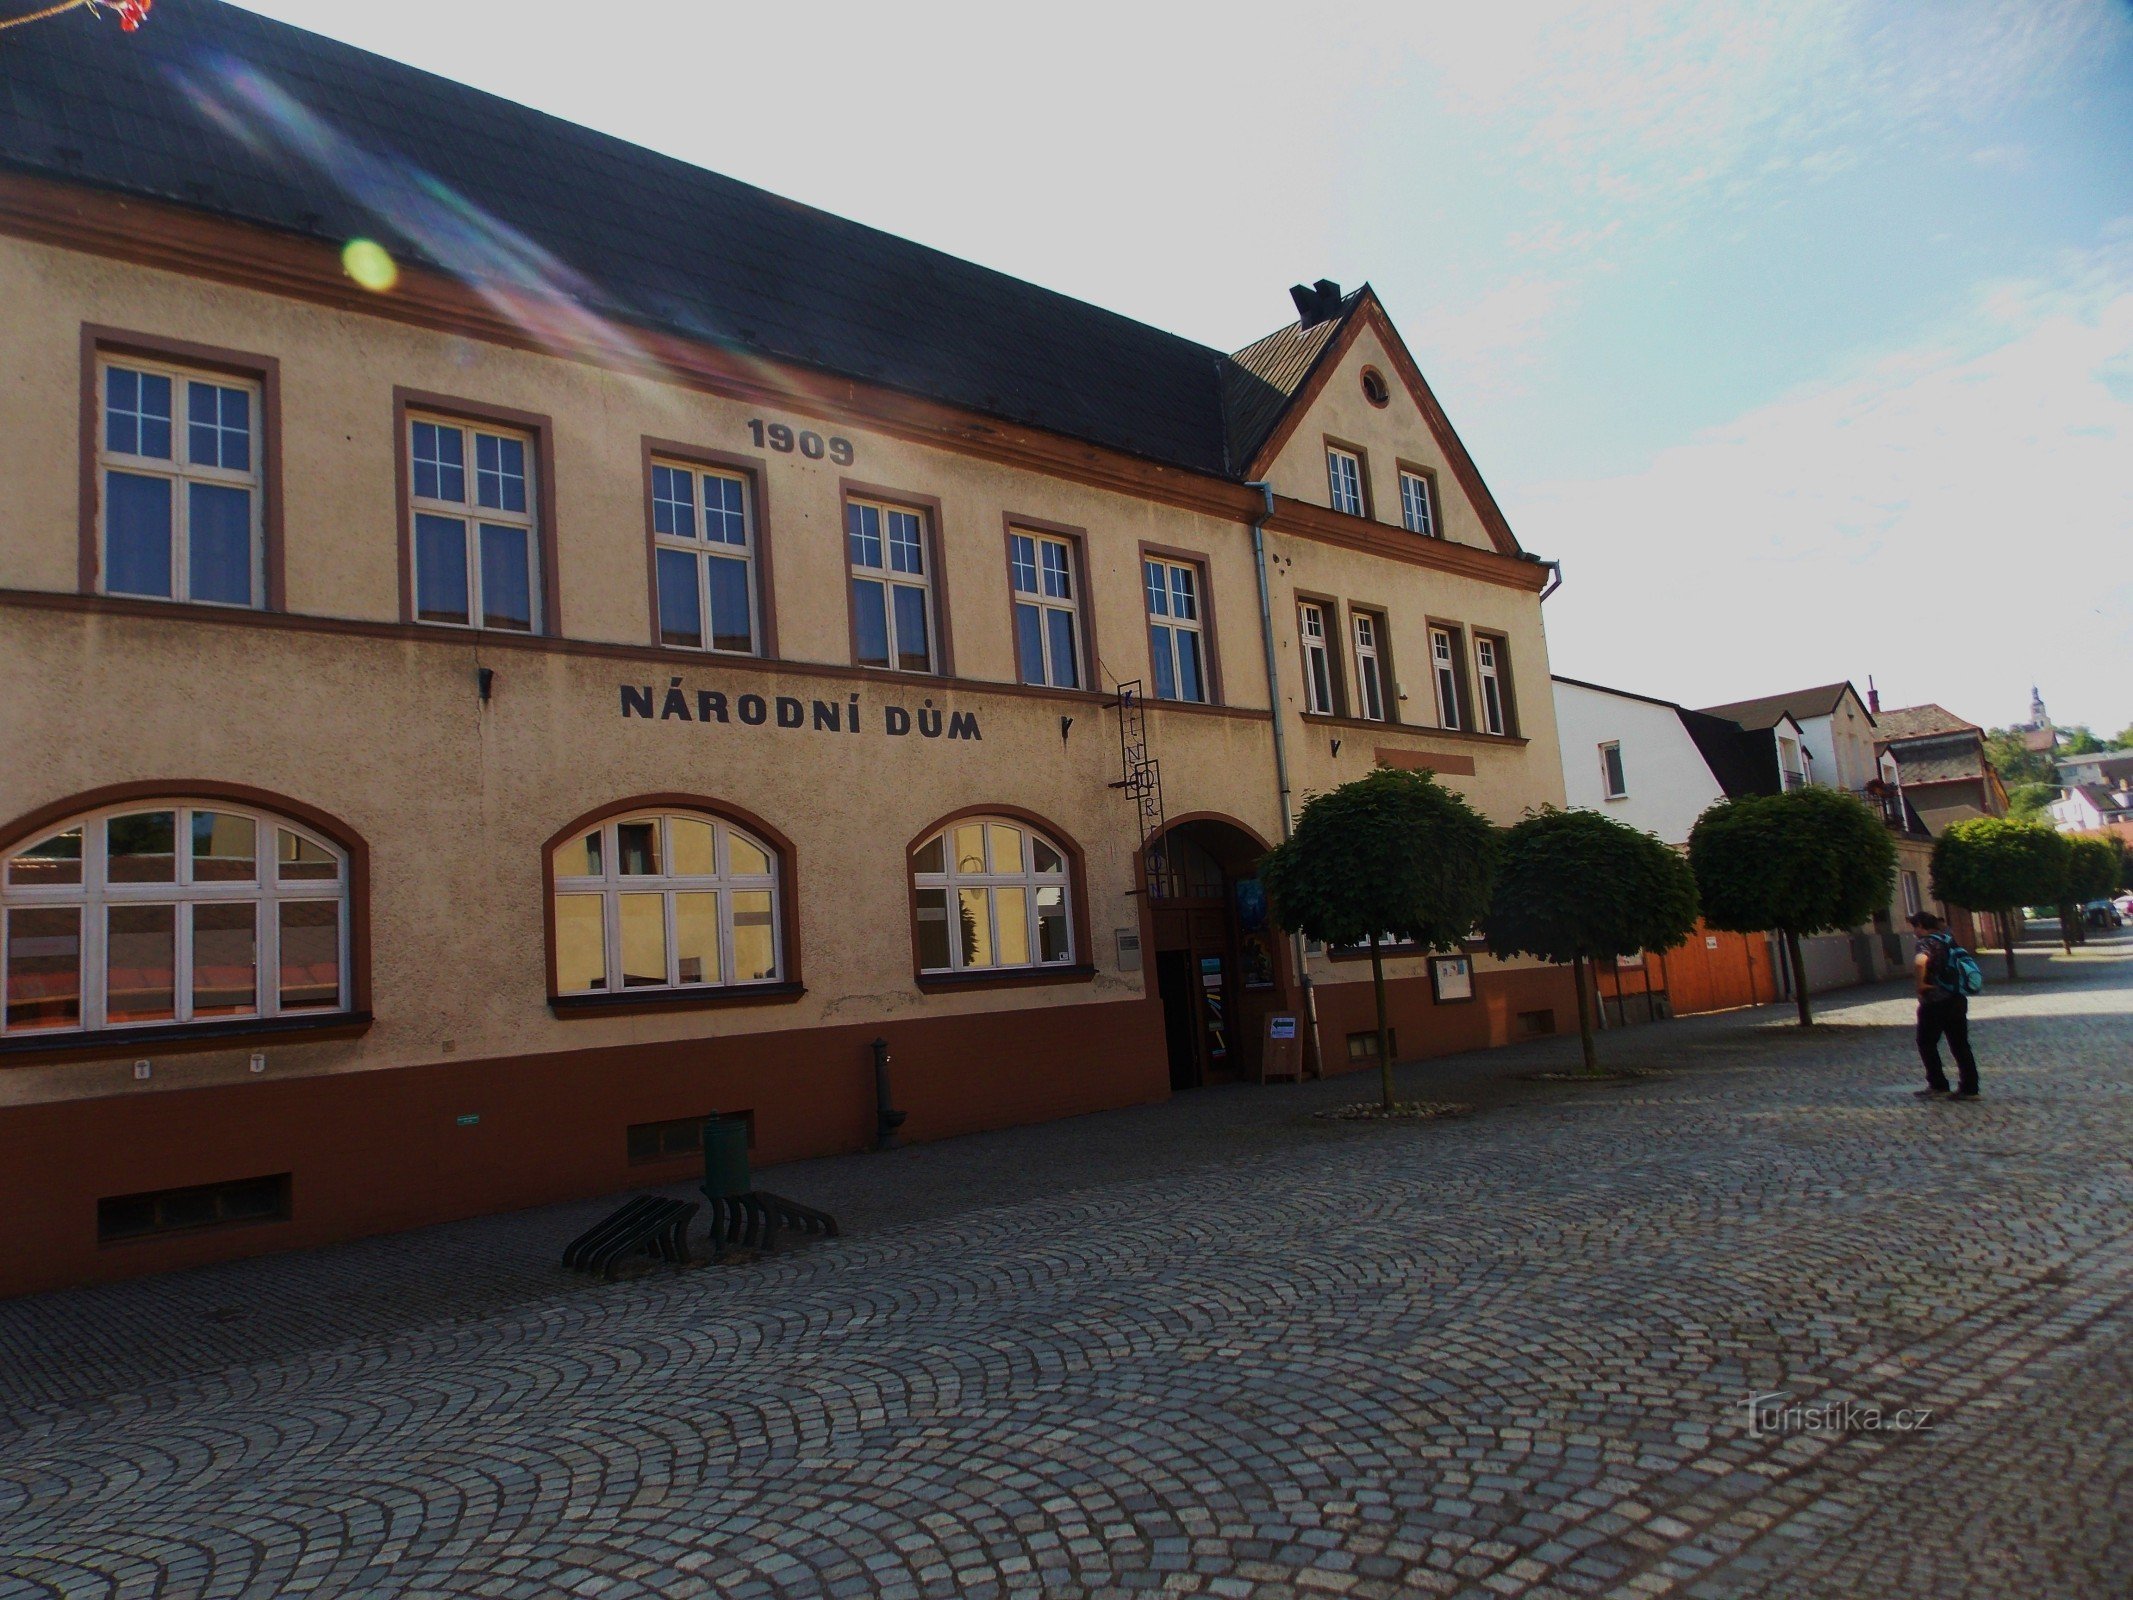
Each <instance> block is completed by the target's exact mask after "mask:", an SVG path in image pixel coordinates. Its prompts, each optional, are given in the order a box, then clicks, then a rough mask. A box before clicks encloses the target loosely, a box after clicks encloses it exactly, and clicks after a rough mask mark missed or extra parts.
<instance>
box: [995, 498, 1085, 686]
mask: <svg viewBox="0 0 2133 1600" xmlns="http://www.w3.org/2000/svg"><path fill="white" fill-rule="evenodd" d="M1007 567H1008V577H1009V580H1010V582H1011V583H1012V585H1013V588H1014V600H1015V661H1016V666H1017V669H1018V670H1019V671H1020V673H1021V675H1022V681H1023V682H1024V683H1034V684H1042V685H1048V686H1049V687H1051V688H1054V689H1078V688H1080V687H1081V683H1082V672H1081V586H1080V583H1079V581H1078V579H1077V577H1076V575H1075V561H1074V546H1073V544H1072V542H1071V541H1069V540H1066V539H1062V538H1057V537H1055V536H1053V535H1051V534H1043V533H1024V532H1021V531H1019V530H1015V531H1011V532H1010V533H1009V534H1008V536H1007Z"/></svg>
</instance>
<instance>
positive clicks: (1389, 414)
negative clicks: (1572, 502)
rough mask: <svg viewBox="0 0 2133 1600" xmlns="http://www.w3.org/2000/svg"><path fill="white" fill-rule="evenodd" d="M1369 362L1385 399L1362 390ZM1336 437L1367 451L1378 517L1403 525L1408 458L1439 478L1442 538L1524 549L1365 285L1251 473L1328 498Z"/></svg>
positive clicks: (1369, 508)
mask: <svg viewBox="0 0 2133 1600" xmlns="http://www.w3.org/2000/svg"><path fill="white" fill-rule="evenodd" d="M1313 331H1316V330H1313ZM1260 343H1261V345H1264V344H1266V343H1267V341H1265V340H1262V341H1260ZM1252 348H1257V347H1256V346H1255V347H1252ZM1366 371H1369V372H1375V373H1376V374H1377V375H1378V376H1379V377H1380V378H1382V379H1383V381H1384V392H1385V403H1384V404H1383V405H1378V404H1375V403H1373V401H1372V400H1371V398H1370V397H1369V395H1367V394H1366V393H1365V391H1364V388H1363V379H1364V374H1365V372H1366ZM1329 439H1331V440H1333V441H1335V442H1337V443H1338V444H1340V445H1341V446H1343V447H1344V448H1347V449H1350V450H1352V451H1354V452H1355V454H1357V455H1358V456H1360V457H1362V458H1363V465H1364V478H1365V486H1366V487H1365V507H1366V514H1367V515H1369V516H1370V517H1371V518H1372V519H1373V520H1375V521H1377V522H1381V523H1386V524H1390V525H1391V526H1393V527H1398V526H1400V525H1401V516H1400V472H1401V469H1402V467H1403V466H1405V467H1407V468H1409V469H1412V470H1418V471H1420V472H1422V473H1425V474H1427V475H1428V476H1430V477H1431V478H1432V479H1433V480H1434V482H1435V485H1436V502H1437V506H1438V515H1439V531H1440V532H1441V533H1442V534H1443V536H1444V537H1445V538H1447V539H1449V540H1451V541H1452V542H1453V543H1456V544H1464V545H1470V546H1473V547H1474V548H1476V549H1482V550H1495V551H1499V552H1501V553H1502V554H1505V555H1516V554H1518V553H1519V545H1518V541H1517V539H1516V538H1515V537H1514V536H1513V535H1512V532H1511V528H1510V524H1509V523H1508V522H1507V521H1505V519H1504V515H1503V511H1502V509H1501V508H1500V507H1498V505H1497V504H1496V500H1495V497H1494V496H1493V495H1491V494H1490V493H1489V489H1488V485H1487V484H1486V483H1484V482H1483V481H1482V478H1481V473H1480V471H1479V470H1478V469H1477V468H1476V467H1475V465H1474V462H1473V458H1472V457H1470V456H1469V455H1468V454H1467V453H1466V447H1465V446H1464V445H1463V444H1461V443H1460V441H1459V437H1458V435H1457V434H1456V433H1454V432H1453V431H1452V426H1451V422H1450V420H1449V419H1448V418H1447V417H1446V416H1445V415H1444V410H1443V408H1442V407H1441V406H1439V405H1438V403H1437V398H1436V396H1435V395H1434V394H1432V393H1431V392H1430V389H1429V386H1428V384H1427V383H1425V382H1424V381H1423V379H1422V374H1421V372H1420V370H1419V369H1418V368H1417V367H1416V366H1415V363H1414V358H1413V357H1412V356H1411V355H1409V354H1408V352H1407V347H1406V346H1405V344H1403V343H1402V342H1401V340H1400V336H1399V334H1398V333H1397V332H1396V331H1395V330H1394V328H1393V326H1392V322H1391V320H1390V319H1389V318H1388V317H1386V315H1385V313H1384V311H1383V309H1382V308H1381V307H1380V306H1379V305H1378V303H1377V298H1376V296H1375V295H1374V294H1373V293H1371V292H1370V290H1368V289H1367V288H1365V289H1363V290H1360V291H1358V295H1357V301H1356V304H1355V306H1354V307H1353V309H1351V310H1350V311H1349V312H1348V313H1347V314H1346V316H1345V318H1344V319H1343V321H1342V323H1341V326H1340V329H1339V332H1338V333H1337V334H1336V335H1335V336H1334V337H1333V338H1331V339H1330V340H1328V341H1326V342H1325V343H1324V345H1323V347H1322V348H1321V349H1319V350H1318V351H1317V353H1316V355H1315V358H1314V359H1313V360H1312V362H1311V366H1310V370H1309V372H1308V374H1307V375H1306V376H1305V377H1304V378H1303V380H1302V381H1301V383H1300V385H1299V386H1298V387H1297V389H1296V391H1295V393H1294V395H1293V397H1292V398H1291V399H1290V400H1289V402H1288V405H1287V407H1286V409H1285V410H1283V411H1282V413H1281V415H1280V417H1279V420H1278V422H1276V424H1275V425H1274V427H1273V428H1272V430H1271V431H1270V432H1269V433H1268V434H1267V436H1266V438H1265V439H1264V441H1263V442H1261V443H1260V444H1259V445H1258V446H1257V449H1256V451H1255V453H1254V455H1253V457H1252V459H1251V461H1250V463H1249V465H1248V467H1247V469H1246V475H1247V476H1248V477H1253V478H1263V479H1265V480H1266V481H1267V482H1269V483H1271V484H1272V485H1273V486H1274V492H1275V493H1276V494H1279V495H1283V496H1285V497H1287V498H1289V499H1293V500H1301V501H1303V502H1305V503H1306V504H1309V505H1318V506H1322V505H1327V504H1329V503H1330V493H1329V489H1328V485H1327V478H1326V445H1327V441H1328V440H1329Z"/></svg>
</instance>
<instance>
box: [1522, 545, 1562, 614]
mask: <svg viewBox="0 0 2133 1600" xmlns="http://www.w3.org/2000/svg"><path fill="white" fill-rule="evenodd" d="M1524 559H1525V560H1527V561H1530V562H1532V563H1533V564H1534V565H1535V566H1536V567H1546V568H1547V569H1548V582H1547V585H1546V587H1544V588H1543V589H1542V590H1541V592H1540V597H1541V600H1542V601H1543V602H1546V600H1547V598H1548V596H1550V595H1551V594H1553V593H1555V591H1556V590H1558V589H1560V588H1561V587H1562V586H1563V564H1562V563H1561V562H1560V561H1543V560H1542V559H1541V558H1540V557H1539V556H1537V555H1534V554H1532V553H1531V552H1530V551H1529V552H1527V554H1526V556H1525V557H1524Z"/></svg>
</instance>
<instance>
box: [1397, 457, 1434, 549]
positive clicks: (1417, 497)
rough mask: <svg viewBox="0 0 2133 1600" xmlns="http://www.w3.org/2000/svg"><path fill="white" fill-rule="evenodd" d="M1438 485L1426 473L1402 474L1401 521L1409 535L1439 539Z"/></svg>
mask: <svg viewBox="0 0 2133 1600" xmlns="http://www.w3.org/2000/svg"><path fill="white" fill-rule="evenodd" d="M1435 494H1436V485H1435V484H1434V483H1432V482H1431V481H1430V479H1429V477H1428V475H1427V474H1425V473H1420V472H1402V473H1401V474H1400V521H1401V522H1402V523H1403V524H1405V525H1406V528H1407V531H1408V532H1409V533H1419V534H1421V535H1422V536H1423V537H1424V538H1427V539H1434V538H1436V537H1437V502H1436V498H1435Z"/></svg>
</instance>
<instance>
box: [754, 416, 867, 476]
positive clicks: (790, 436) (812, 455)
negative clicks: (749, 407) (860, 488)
mask: <svg viewBox="0 0 2133 1600" xmlns="http://www.w3.org/2000/svg"><path fill="white" fill-rule="evenodd" d="M748 432H749V433H750V434H751V435H753V436H754V439H755V443H756V448H757V449H759V450H760V449H762V448H763V447H764V446H766V445H767V446H769V447H770V448H771V449H773V450H775V451H777V452H778V453H779V454H781V455H788V456H789V455H791V454H792V453H793V452H794V451H795V450H797V451H799V452H800V454H802V455H803V456H805V457H807V459H808V460H810V461H820V460H821V459H822V458H823V457H824V456H825V455H826V456H828V457H829V458H830V460H832V461H834V462H835V463H836V464H837V465H838V466H840V467H848V466H850V465H851V464H852V462H853V461H854V460H855V459H856V458H857V455H858V452H857V451H855V450H854V449H853V448H852V441H851V440H849V439H842V438H837V437H834V436H832V437H831V438H828V439H825V438H823V437H822V435H821V434H819V433H816V432H815V431H814V430H813V429H812V428H801V429H798V430H795V429H794V428H793V427H792V426H791V425H790V424H789V423H784V422H765V421H764V420H763V419H762V418H761V417H750V418H749V419H748Z"/></svg>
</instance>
